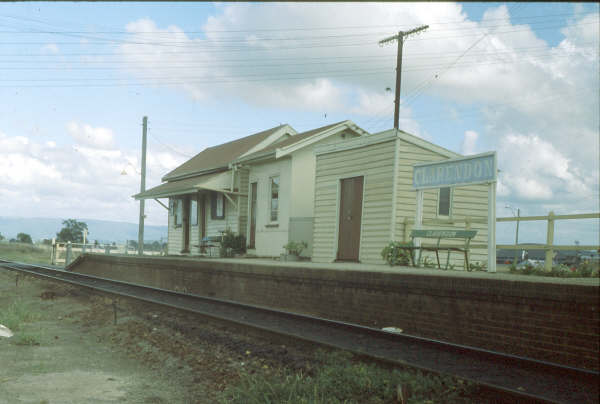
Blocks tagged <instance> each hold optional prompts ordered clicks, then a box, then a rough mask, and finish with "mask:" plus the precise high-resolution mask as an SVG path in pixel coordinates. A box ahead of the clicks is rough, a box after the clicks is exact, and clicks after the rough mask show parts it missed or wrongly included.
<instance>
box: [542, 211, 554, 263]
mask: <svg viewBox="0 0 600 404" xmlns="http://www.w3.org/2000/svg"><path fill="white" fill-rule="evenodd" d="M552 244H554V212H552V211H550V213H548V228H547V230H546V247H547V248H548V249H547V250H546V259H545V261H544V269H545V270H546V271H552V259H553V258H554V251H553V250H552Z"/></svg>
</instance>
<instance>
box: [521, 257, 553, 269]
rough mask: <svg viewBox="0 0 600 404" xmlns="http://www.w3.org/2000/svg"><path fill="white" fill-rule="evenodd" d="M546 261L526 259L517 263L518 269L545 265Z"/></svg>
mask: <svg viewBox="0 0 600 404" xmlns="http://www.w3.org/2000/svg"><path fill="white" fill-rule="evenodd" d="M545 262H546V261H545V260H533V259H526V260H524V261H521V262H519V263H518V264H517V269H524V268H526V267H528V266H533V267H543V266H544V264H545Z"/></svg>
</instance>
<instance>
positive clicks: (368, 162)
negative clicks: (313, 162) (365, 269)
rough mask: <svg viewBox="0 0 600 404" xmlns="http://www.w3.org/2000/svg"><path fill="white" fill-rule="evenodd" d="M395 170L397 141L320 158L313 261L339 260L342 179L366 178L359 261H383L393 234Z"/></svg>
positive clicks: (319, 155) (316, 178)
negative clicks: (392, 210) (383, 255)
mask: <svg viewBox="0 0 600 404" xmlns="http://www.w3.org/2000/svg"><path fill="white" fill-rule="evenodd" d="M393 167H394V148H393V141H388V142H385V143H378V144H374V145H370V146H366V147H362V148H355V149H350V150H344V151H340V152H334V153H326V154H318V155H317V167H316V175H315V221H314V237H313V240H314V248H313V257H312V260H313V261H315V262H332V261H334V260H335V259H336V255H337V248H338V244H337V242H338V241H337V240H338V228H339V199H340V180H341V179H343V178H350V177H358V176H362V177H363V178H364V179H363V181H364V182H363V207H362V218H361V235H360V251H359V260H360V261H361V262H365V263H382V262H383V261H382V260H381V255H380V253H381V249H382V248H383V247H384V245H385V244H387V242H389V234H390V224H391V206H392V188H393V177H394V176H393Z"/></svg>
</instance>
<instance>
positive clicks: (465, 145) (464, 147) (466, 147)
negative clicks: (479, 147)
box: [460, 130, 479, 154]
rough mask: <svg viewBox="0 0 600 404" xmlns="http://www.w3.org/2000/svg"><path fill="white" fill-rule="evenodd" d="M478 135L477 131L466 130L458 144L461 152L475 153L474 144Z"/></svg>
mask: <svg viewBox="0 0 600 404" xmlns="http://www.w3.org/2000/svg"><path fill="white" fill-rule="evenodd" d="M478 137H479V135H478V134H477V132H475V131H472V130H468V131H466V132H465V136H464V138H463V141H462V144H461V146H460V149H461V153H462V154H475V145H476V143H477V138H478Z"/></svg>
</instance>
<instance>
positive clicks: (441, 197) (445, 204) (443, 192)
mask: <svg viewBox="0 0 600 404" xmlns="http://www.w3.org/2000/svg"><path fill="white" fill-rule="evenodd" d="M451 195H452V192H450V188H449V187H446V188H440V192H439V194H438V216H450V196H451Z"/></svg>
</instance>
